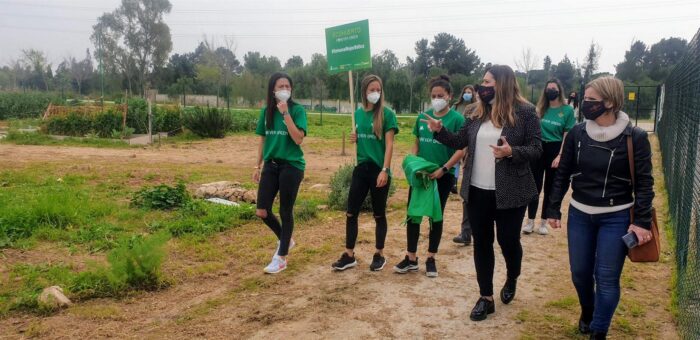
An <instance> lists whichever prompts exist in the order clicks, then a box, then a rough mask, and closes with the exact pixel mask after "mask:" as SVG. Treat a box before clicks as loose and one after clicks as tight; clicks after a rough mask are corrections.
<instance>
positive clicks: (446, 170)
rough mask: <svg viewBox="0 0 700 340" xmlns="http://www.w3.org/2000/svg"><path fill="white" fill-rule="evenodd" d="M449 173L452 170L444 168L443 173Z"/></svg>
mask: <svg viewBox="0 0 700 340" xmlns="http://www.w3.org/2000/svg"><path fill="white" fill-rule="evenodd" d="M448 171H450V169H448V168H447V167H446V166H443V167H442V172H444V173H447V172H448Z"/></svg>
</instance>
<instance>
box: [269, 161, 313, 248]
mask: <svg viewBox="0 0 700 340" xmlns="http://www.w3.org/2000/svg"><path fill="white" fill-rule="evenodd" d="M303 179H304V172H303V171H301V170H299V169H298V168H296V167H294V166H292V165H290V164H289V163H286V162H283V161H272V160H269V161H265V165H264V166H263V169H262V174H261V175H260V185H259V186H258V203H257V208H258V209H264V210H266V211H267V217H265V218H263V222H265V224H266V225H267V226H268V227H270V229H272V232H274V233H275V235H276V236H277V239H279V241H280V247H279V251H278V253H277V255H279V256H287V253H288V252H289V242H290V240H291V239H292V232H293V231H294V202H295V201H296V199H297V193H299V186H300V185H301V181H302V180H303ZM278 192H279V194H280V217H281V218H282V223H281V224H280V221H279V220H278V219H277V217H276V216H275V214H273V213H272V204H273V203H274V201H275V196H277V193H278Z"/></svg>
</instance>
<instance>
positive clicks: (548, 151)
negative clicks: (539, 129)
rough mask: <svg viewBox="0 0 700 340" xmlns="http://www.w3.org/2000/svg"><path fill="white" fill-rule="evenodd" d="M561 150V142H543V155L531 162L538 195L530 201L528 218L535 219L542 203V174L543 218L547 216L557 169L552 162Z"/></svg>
mask: <svg viewBox="0 0 700 340" xmlns="http://www.w3.org/2000/svg"><path fill="white" fill-rule="evenodd" d="M559 150H561V142H543V143H542V157H540V158H539V159H537V160H536V161H533V162H530V169H531V170H532V175H533V176H535V185H536V186H537V193H538V195H537V196H535V198H533V199H532V201H530V204H528V206H527V218H529V219H531V220H534V219H535V217H536V216H537V207H538V205H539V204H540V195H539V193H540V191H542V176H544V198H543V200H542V213H541V214H540V215H541V217H542V219H543V220H544V219H545V218H546V216H545V213H546V211H547V207H549V192H550V191H551V190H552V183H554V174H555V173H556V172H557V169H553V168H552V162H553V161H554V159H555V158H557V156H558V155H559Z"/></svg>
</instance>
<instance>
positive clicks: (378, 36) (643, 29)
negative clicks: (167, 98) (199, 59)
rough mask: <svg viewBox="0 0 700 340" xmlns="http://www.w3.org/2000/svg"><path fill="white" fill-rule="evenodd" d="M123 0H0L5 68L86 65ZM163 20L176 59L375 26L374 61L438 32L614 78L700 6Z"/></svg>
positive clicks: (639, 0)
mask: <svg viewBox="0 0 700 340" xmlns="http://www.w3.org/2000/svg"><path fill="white" fill-rule="evenodd" d="M119 3H120V0H51V1H48V0H8V1H5V0H0V65H4V64H7V63H9V62H10V61H11V60H13V59H16V58H18V57H19V56H20V54H21V50H22V49H27V48H35V49H39V50H42V51H44V52H46V53H47V55H48V57H49V61H50V62H51V63H53V65H54V67H55V66H56V65H58V63H59V62H60V61H61V60H62V59H63V58H64V57H66V56H68V55H73V56H76V57H80V58H82V56H84V55H85V49H86V48H90V49H91V50H92V49H93V46H92V44H91V42H90V39H89V37H90V34H91V32H92V25H93V24H94V23H95V21H96V18H97V17H98V16H100V15H101V14H102V13H104V12H110V11H112V10H113V9H114V8H116V7H118V5H119ZM171 3H172V5H173V10H172V12H171V13H170V14H168V15H167V16H166V17H165V20H166V22H167V23H168V25H169V26H170V29H171V34H172V37H173V53H184V52H190V51H193V50H194V48H195V47H196V46H197V44H198V43H199V41H201V40H202V37H203V36H205V35H206V36H207V37H208V38H209V39H214V40H215V41H216V42H218V44H219V45H222V44H223V43H224V38H225V37H229V38H233V40H234V41H235V44H236V49H235V53H236V56H237V57H238V58H239V59H240V60H241V62H242V60H243V55H244V54H245V53H246V52H247V51H259V52H261V53H262V54H264V55H274V56H277V57H278V58H279V59H280V60H281V61H282V64H284V62H285V61H286V60H287V58H289V57H290V56H292V55H300V56H302V58H303V59H304V62H308V61H309V60H310V56H311V55H312V54H313V53H323V54H325V51H326V47H325V39H324V29H325V28H326V27H330V26H336V25H340V24H344V23H348V22H353V21H358V20H363V19H369V25H370V40H371V42H370V44H371V49H372V54H376V53H379V52H380V51H382V50H384V49H391V50H393V51H394V52H395V53H396V54H397V56H398V57H399V60H400V61H401V62H402V63H403V62H405V60H406V57H407V56H414V55H415V54H414V45H415V42H416V41H417V40H419V39H421V38H427V39H429V40H432V37H433V36H434V35H435V34H436V33H439V32H448V33H451V34H454V35H456V36H458V37H459V38H462V39H464V41H465V43H466V45H467V47H468V48H470V49H473V50H476V53H477V55H478V56H479V57H480V58H481V61H482V62H492V63H497V64H508V65H511V66H514V60H515V59H516V58H518V57H519V55H520V54H521V51H522V49H523V48H527V47H530V48H531V49H532V51H533V53H534V54H536V55H537V56H538V60H539V61H538V63H537V64H538V68H541V64H542V62H541V60H542V58H544V56H545V55H549V56H550V57H551V58H552V60H553V62H554V63H557V62H559V60H561V59H562V58H563V57H564V54H568V55H569V57H570V58H571V59H572V60H573V61H576V60H578V61H579V62H583V59H584V56H585V54H586V51H587V49H588V46H589V44H590V42H591V41H595V42H596V43H598V44H599V45H600V47H601V48H602V56H601V59H600V65H599V69H600V71H608V72H614V65H615V64H617V63H619V62H620V61H622V60H623V58H624V53H625V51H626V50H627V49H628V48H629V46H630V43H631V42H632V41H633V40H634V39H639V40H642V41H644V42H645V43H647V45H650V44H652V43H655V42H657V41H658V40H660V39H661V38H667V37H672V36H673V37H681V38H684V39H686V40H690V39H692V37H693V35H694V34H695V33H696V32H697V30H698V28H700V1H699V0H673V1H669V0H653V1H652V0H589V1H569V0H518V1H516V0H489V1H487V0H479V1H472V0H441V1H435V0H434V1H425V0H422V1H419V0H399V1H396V0H382V1H366V0H355V1H337V0H304V1H272V0H246V1H239V0H235V1H213V0H196V1H192V0H171Z"/></svg>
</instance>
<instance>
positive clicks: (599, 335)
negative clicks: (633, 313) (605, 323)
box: [590, 331, 608, 340]
mask: <svg viewBox="0 0 700 340" xmlns="http://www.w3.org/2000/svg"><path fill="white" fill-rule="evenodd" d="M607 336H608V332H595V331H594V332H592V333H591V337H590V339H591V340H605V338H606V337H607Z"/></svg>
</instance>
